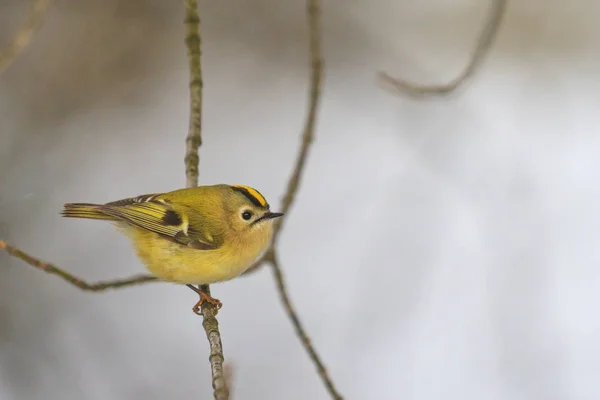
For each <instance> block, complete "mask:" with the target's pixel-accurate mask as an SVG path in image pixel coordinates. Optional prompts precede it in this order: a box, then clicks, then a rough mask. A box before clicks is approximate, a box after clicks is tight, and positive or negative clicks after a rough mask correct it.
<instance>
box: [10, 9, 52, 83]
mask: <svg viewBox="0 0 600 400" xmlns="http://www.w3.org/2000/svg"><path fill="white" fill-rule="evenodd" d="M50 3H52V0H34V1H33V3H32V4H31V7H30V8H29V11H28V12H27V16H26V17H25V20H24V21H23V23H22V24H21V26H20V27H19V29H18V30H17V33H16V34H15V37H14V38H13V40H12V41H11V43H10V44H9V45H8V48H7V49H6V50H4V52H2V53H0V75H2V73H4V71H6V70H7V69H8V67H10V65H11V64H12V63H13V61H14V60H16V59H17V57H18V56H19V55H20V54H21V53H22V52H23V51H24V50H25V48H27V46H28V45H29V43H31V39H33V36H34V35H35V32H36V31H37V30H38V29H39V27H40V25H41V22H42V19H43V18H44V15H45V14H46V10H47V9H48V6H49V5H50Z"/></svg>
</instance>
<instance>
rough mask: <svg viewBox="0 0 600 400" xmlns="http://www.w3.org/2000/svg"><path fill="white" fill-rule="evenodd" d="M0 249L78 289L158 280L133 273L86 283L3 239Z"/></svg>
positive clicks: (122, 286)
mask: <svg viewBox="0 0 600 400" xmlns="http://www.w3.org/2000/svg"><path fill="white" fill-rule="evenodd" d="M0 249H2V250H5V251H6V252H7V253H8V254H10V255H11V256H13V257H15V258H18V259H20V260H23V261H25V262H26V263H27V264H29V265H31V266H33V267H35V268H37V269H40V270H42V271H44V272H46V273H48V274H51V275H56V276H58V277H60V278H61V279H63V280H65V281H67V282H68V283H70V284H71V285H73V286H76V287H78V288H79V289H81V290H85V291H88V292H103V291H105V290H107V289H118V288H124V287H129V286H134V285H139V284H142V283H147V282H160V281H159V280H158V279H156V278H155V277H153V276H150V275H134V276H132V277H129V278H123V279H114V280H110V281H102V282H95V283H88V282H86V281H84V280H83V279H81V278H78V277H76V276H75V275H72V274H70V273H68V272H67V271H65V270H64V269H61V268H59V267H57V266H56V265H54V264H50V263H47V262H45V261H42V260H40V259H38V258H35V257H33V256H31V255H29V254H27V253H25V252H24V251H23V250H21V249H19V248H17V247H14V246H11V245H9V244H8V243H6V242H5V241H4V240H0Z"/></svg>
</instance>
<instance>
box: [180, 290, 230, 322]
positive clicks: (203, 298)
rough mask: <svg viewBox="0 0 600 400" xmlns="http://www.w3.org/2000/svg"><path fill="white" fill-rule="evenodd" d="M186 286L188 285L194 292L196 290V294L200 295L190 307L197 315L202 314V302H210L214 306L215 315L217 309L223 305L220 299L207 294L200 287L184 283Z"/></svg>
mask: <svg viewBox="0 0 600 400" xmlns="http://www.w3.org/2000/svg"><path fill="white" fill-rule="evenodd" d="M186 286H187V287H189V288H190V289H192V290H193V291H194V292H196V293H197V294H198V296H200V300H198V302H197V303H196V304H195V305H194V307H192V311H194V313H196V314H198V315H202V312H201V307H202V304H204V303H205V302H206V303H209V304H212V305H213V306H214V307H215V315H217V313H218V312H219V309H220V308H221V307H223V303H221V301H220V300H219V299H215V298H214V297H212V296H209V295H208V294H206V293H205V292H204V291H203V290H202V289H200V288H197V287H194V286H192V285H186Z"/></svg>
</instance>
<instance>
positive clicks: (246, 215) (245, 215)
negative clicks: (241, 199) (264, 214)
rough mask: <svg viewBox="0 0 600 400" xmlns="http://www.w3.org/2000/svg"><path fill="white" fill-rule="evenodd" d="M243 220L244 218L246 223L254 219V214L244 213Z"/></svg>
mask: <svg viewBox="0 0 600 400" xmlns="http://www.w3.org/2000/svg"><path fill="white" fill-rule="evenodd" d="M242 218H244V219H245V220H246V221H248V220H249V219H250V218H252V213H251V212H250V211H244V212H243V213H242Z"/></svg>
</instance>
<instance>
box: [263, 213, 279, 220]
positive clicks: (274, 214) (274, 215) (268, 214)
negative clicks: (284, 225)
mask: <svg viewBox="0 0 600 400" xmlns="http://www.w3.org/2000/svg"><path fill="white" fill-rule="evenodd" d="M282 216H283V213H274V212H271V211H267V212H266V213H265V214H264V215H263V216H262V218H261V219H272V218H279V217H282Z"/></svg>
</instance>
